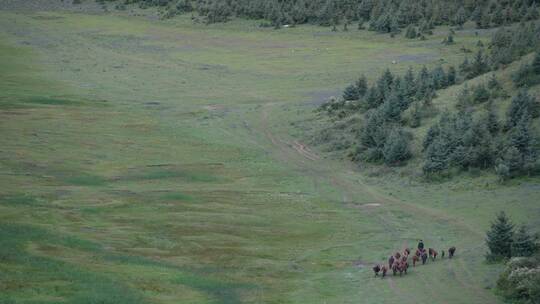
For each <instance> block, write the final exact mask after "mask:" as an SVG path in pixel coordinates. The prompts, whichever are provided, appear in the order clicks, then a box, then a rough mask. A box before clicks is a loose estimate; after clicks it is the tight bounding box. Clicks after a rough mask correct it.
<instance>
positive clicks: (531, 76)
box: [512, 52, 540, 87]
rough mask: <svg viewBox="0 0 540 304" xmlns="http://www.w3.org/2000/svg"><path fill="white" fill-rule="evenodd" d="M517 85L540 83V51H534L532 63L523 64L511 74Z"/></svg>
mask: <svg viewBox="0 0 540 304" xmlns="http://www.w3.org/2000/svg"><path fill="white" fill-rule="evenodd" d="M512 80H513V81H514V83H515V84H516V86H518V87H525V86H533V85H536V84H539V83H540V52H537V53H536V56H535V57H534V60H533V62H532V64H524V65H522V66H521V67H520V68H519V70H518V71H517V72H516V73H514V74H513V75H512Z"/></svg>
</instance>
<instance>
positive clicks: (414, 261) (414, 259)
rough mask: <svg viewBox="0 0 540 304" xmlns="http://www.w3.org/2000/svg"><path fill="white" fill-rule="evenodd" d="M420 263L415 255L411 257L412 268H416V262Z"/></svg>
mask: <svg viewBox="0 0 540 304" xmlns="http://www.w3.org/2000/svg"><path fill="white" fill-rule="evenodd" d="M418 261H420V258H419V257H418V256H417V255H414V256H413V257H412V266H413V267H416V262H418Z"/></svg>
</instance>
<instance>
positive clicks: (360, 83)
mask: <svg viewBox="0 0 540 304" xmlns="http://www.w3.org/2000/svg"><path fill="white" fill-rule="evenodd" d="M367 89H368V85H367V80H366V76H364V75H362V76H360V78H359V79H358V80H357V81H356V90H357V91H358V96H359V97H364V95H366V92H367Z"/></svg>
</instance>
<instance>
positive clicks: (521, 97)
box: [506, 90, 539, 129]
mask: <svg viewBox="0 0 540 304" xmlns="http://www.w3.org/2000/svg"><path fill="white" fill-rule="evenodd" d="M525 112H527V113H528V114H529V115H531V116H532V117H533V118H534V117H537V116H538V114H539V113H538V112H539V111H538V105H537V103H536V102H535V100H534V97H532V96H531V95H529V93H527V91H526V90H520V91H519V92H518V93H517V95H516V96H514V98H512V101H511V103H510V107H509V108H508V112H507V113H506V129H510V128H512V127H514V126H515V125H517V123H518V122H519V120H520V119H521V117H522V116H523V114H524V113H525Z"/></svg>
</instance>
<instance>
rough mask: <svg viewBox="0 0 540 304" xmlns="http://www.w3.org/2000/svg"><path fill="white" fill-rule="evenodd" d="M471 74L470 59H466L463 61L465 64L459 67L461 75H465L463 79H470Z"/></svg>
mask: <svg viewBox="0 0 540 304" xmlns="http://www.w3.org/2000/svg"><path fill="white" fill-rule="evenodd" d="M470 72H471V64H470V63H469V58H467V57H465V59H463V62H462V63H461V64H460V65H459V73H460V74H461V75H463V77H465V78H467V79H468V75H469V74H470Z"/></svg>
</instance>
